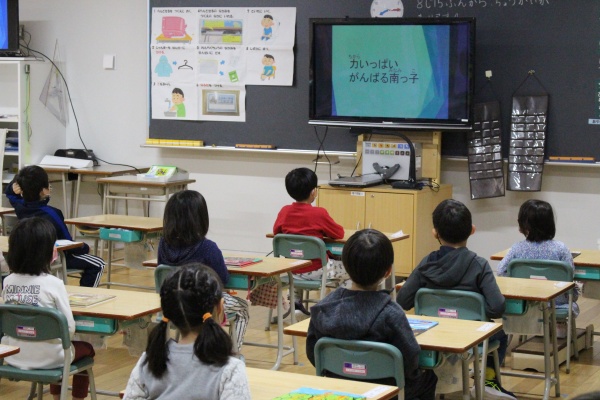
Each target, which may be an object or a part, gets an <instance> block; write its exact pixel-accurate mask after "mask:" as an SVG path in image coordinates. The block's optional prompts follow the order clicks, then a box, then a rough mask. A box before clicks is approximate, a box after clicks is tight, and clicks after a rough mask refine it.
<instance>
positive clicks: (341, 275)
mask: <svg viewBox="0 0 600 400" xmlns="http://www.w3.org/2000/svg"><path fill="white" fill-rule="evenodd" d="M317 184H318V178H317V175H316V174H315V173H314V172H313V171H311V170H310V169H308V168H296V169H293V170H292V171H290V172H289V173H288V174H287V175H286V177H285V188H286V190H287V192H288V194H289V195H290V197H292V198H293V199H294V200H295V202H294V203H292V204H290V205H287V206H284V207H283V208H282V209H281V210H280V211H279V214H278V215H277V219H276V220H275V224H274V225H273V234H275V235H277V234H278V233H288V234H293V235H306V236H314V237H318V238H320V239H323V237H329V238H332V239H341V238H343V237H344V227H342V226H341V225H340V224H338V223H337V222H335V221H334V220H333V218H331V216H330V215H329V213H328V212H327V210H326V209H324V208H322V207H313V206H312V203H313V202H314V201H315V199H316V198H317ZM330 256H331V255H330ZM321 267H324V268H321ZM324 269H325V271H323V270H324ZM293 273H294V278H295V279H305V280H309V281H320V280H321V278H322V276H323V273H327V274H328V277H329V278H331V279H339V280H341V281H342V282H341V283H342V285H349V284H350V280H349V279H348V274H347V273H346V271H345V270H344V267H343V265H342V264H341V263H339V262H338V263H331V268H329V271H328V270H327V266H322V265H321V260H320V259H316V260H312V265H310V266H308V267H304V268H301V269H298V270H295V271H294V272H293ZM296 310H301V311H303V312H304V313H305V314H308V312H307V311H306V310H305V309H304V306H303V305H302V304H300V303H299V302H297V303H296Z"/></svg>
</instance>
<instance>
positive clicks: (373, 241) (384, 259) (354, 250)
mask: <svg viewBox="0 0 600 400" xmlns="http://www.w3.org/2000/svg"><path fill="white" fill-rule="evenodd" d="M342 262H343V264H344V268H345V269H346V272H348V275H350V279H352V282H354V283H355V284H357V285H358V286H360V287H368V286H372V285H374V284H377V283H379V282H380V281H381V280H382V279H383V278H385V277H386V275H387V274H388V273H389V272H390V271H391V268H392V264H393V263H394V248H393V247H392V242H390V239H388V238H387V237H386V236H385V235H384V234H383V233H381V232H379V231H376V230H374V229H363V230H362V231H358V232H356V233H354V234H353V235H352V236H350V238H349V239H348V241H347V242H346V244H344V249H343V250H342Z"/></svg>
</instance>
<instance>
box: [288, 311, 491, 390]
mask: <svg viewBox="0 0 600 400" xmlns="http://www.w3.org/2000/svg"><path fill="white" fill-rule="evenodd" d="M408 317H410V318H415V319H422V320H428V321H437V322H438V324H437V325H436V326H434V327H433V328H431V329H429V330H427V331H425V332H423V333H421V334H419V335H417V336H416V339H417V343H419V346H421V349H422V350H433V351H439V352H444V353H456V354H465V356H466V353H467V352H468V351H469V350H471V349H473V354H474V363H475V368H474V374H475V382H478V383H479V387H481V388H482V385H483V380H484V379H483V378H485V374H484V373H483V374H482V373H481V369H482V368H483V369H484V370H485V362H484V363H481V364H482V365H481V366H480V365H479V364H480V363H479V349H478V346H479V344H480V343H483V344H484V347H487V346H486V345H487V341H488V339H489V338H490V336H492V335H493V334H495V333H496V332H498V331H500V330H501V329H502V324H499V323H494V322H482V321H469V320H465V319H455V318H438V317H427V316H423V315H415V316H413V315H409V316H408ZM309 323H310V318H309V319H305V320H304V321H301V322H298V323H296V324H293V325H290V326H288V327H286V328H285V329H284V330H283V332H284V333H286V334H288V335H294V336H301V337H306V336H307V333H308V324H309ZM468 373H469V366H468V364H466V363H465V364H463V382H468V379H469V375H468ZM465 374H466V377H465ZM476 386H478V385H477V384H476ZM477 393H478V394H479V397H478V399H481V398H482V397H481V395H482V393H481V391H478V392H477ZM463 398H464V399H465V400H467V399H469V398H470V394H469V386H468V384H467V385H465V386H463Z"/></svg>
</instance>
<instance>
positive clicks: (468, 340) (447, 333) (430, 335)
mask: <svg viewBox="0 0 600 400" xmlns="http://www.w3.org/2000/svg"><path fill="white" fill-rule="evenodd" d="M407 317H409V318H415V319H422V320H428V321H437V322H438V324H437V325H436V326H434V327H433V328H431V329H429V330H427V331H425V332H423V333H421V334H420V335H418V336H417V342H418V343H419V346H421V349H423V350H436V351H444V352H448V353H459V354H460V353H464V352H465V351H467V350H468V349H470V348H472V347H473V346H475V345H476V344H479V343H481V342H482V341H484V340H485V339H486V338H489V337H490V336H492V335H493V334H494V333H496V332H498V331H499V330H501V329H502V324H499V323H495V322H482V321H468V320H464V319H455V318H438V317H426V316H424V315H407ZM309 323H310V318H309V319H305V320H304V321H300V322H297V323H295V324H293V325H290V326H288V327H285V328H283V333H287V334H288V335H295V336H302V337H306V335H307V332H308V324H309Z"/></svg>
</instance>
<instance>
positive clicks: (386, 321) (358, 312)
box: [306, 229, 437, 400]
mask: <svg viewBox="0 0 600 400" xmlns="http://www.w3.org/2000/svg"><path fill="white" fill-rule="evenodd" d="M342 262H343V264H344V267H345V268H346V271H347V272H348V275H350V278H351V279H352V287H351V289H346V288H343V287H339V288H337V289H336V290H335V291H334V292H333V293H330V294H329V295H328V296H327V297H325V298H324V299H323V300H321V301H319V303H317V304H316V305H315V306H313V307H312V308H311V318H310V324H309V326H308V335H307V338H306V355H307V357H308V359H309V360H310V362H311V363H312V364H313V365H314V364H315V354H314V350H315V345H316V343H317V341H318V340H319V339H320V338H322V337H333V338H337V339H345V340H367V341H372V342H382V343H389V344H391V345H393V346H396V347H397V348H398V349H399V350H400V352H401V353H402V357H403V358H404V376H405V379H406V381H405V383H406V384H405V387H404V397H405V398H406V399H415V398H418V399H420V400H433V399H435V386H436V383H437V376H436V375H435V374H434V373H433V371H431V370H426V371H421V370H420V369H419V352H420V347H419V344H418V343H417V340H416V339H415V336H414V335H413V333H412V329H411V327H410V325H409V323H408V319H407V318H406V314H404V311H402V308H401V307H400V306H399V305H398V304H397V303H395V302H394V301H393V299H392V298H391V297H390V295H389V293H386V292H384V291H378V290H377V288H378V286H379V283H380V282H381V281H382V280H383V279H385V278H386V277H388V276H389V275H390V273H391V271H392V264H393V262H394V249H393V247H392V243H391V242H390V240H389V239H388V238H387V237H386V236H385V235H384V234H382V233H381V232H379V231H376V230H373V229H365V230H362V231H358V232H356V233H355V234H354V235H352V236H351V237H350V239H348V241H347V242H346V244H345V245H344V249H343V250H342ZM380 383H385V384H392V385H393V384H394V382H380Z"/></svg>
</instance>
